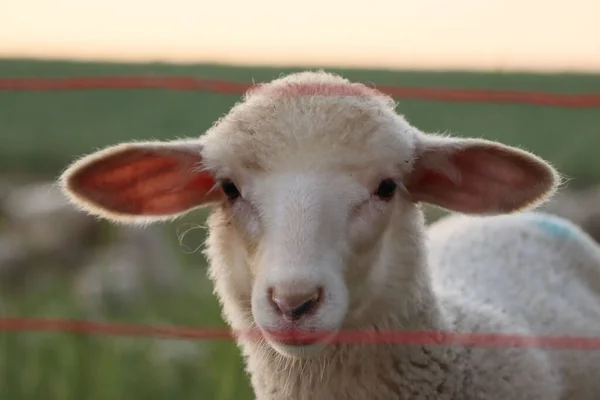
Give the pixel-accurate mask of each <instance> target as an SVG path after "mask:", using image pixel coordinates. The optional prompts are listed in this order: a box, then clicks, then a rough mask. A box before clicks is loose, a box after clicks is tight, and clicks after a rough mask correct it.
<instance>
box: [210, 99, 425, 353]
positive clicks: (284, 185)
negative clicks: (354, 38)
mask: <svg viewBox="0 0 600 400" xmlns="http://www.w3.org/2000/svg"><path fill="white" fill-rule="evenodd" d="M363 101H364V100H363ZM376 101H380V100H373V99H372V100H370V101H366V102H365V103H366V104H364V105H363V104H361V101H360V100H357V99H344V98H335V97H328V98H312V99H302V98H301V99H298V100H290V101H288V102H287V103H280V104H268V108H267V109H266V110H265V109H264V108H262V107H260V106H256V107H255V108H253V107H250V106H249V105H248V104H245V106H244V108H243V109H242V110H241V111H240V112H239V113H236V111H235V110H234V112H233V113H232V114H230V115H229V116H228V117H226V118H225V119H224V120H223V121H222V123H221V125H220V126H219V127H218V128H217V130H215V131H213V132H209V133H208V134H207V135H206V136H205V137H204V138H203V150H204V154H203V156H204V160H205V163H206V165H207V166H208V167H209V168H211V170H212V171H213V172H214V174H215V176H217V177H218V180H219V182H220V184H221V185H222V188H223V191H224V192H225V194H226V195H227V201H226V202H225V203H224V204H222V205H221V206H220V207H219V209H218V210H217V217H214V218H213V219H212V221H213V222H212V223H211V226H210V228H211V231H212V232H211V236H212V239H211V240H210V241H209V244H210V246H211V247H213V248H212V249H211V250H209V255H212V256H213V261H215V263H217V264H222V265H221V266H220V267H221V268H224V269H226V270H227V269H228V271H227V272H225V271H222V272H217V273H214V274H213V276H214V277H215V279H216V280H217V281H219V280H226V279H229V280H232V281H235V282H230V283H228V284H227V286H228V287H229V288H230V289H229V291H231V292H235V293H236V294H234V295H231V293H222V296H223V297H227V298H235V297H238V304H237V306H238V307H240V308H243V307H244V304H249V305H250V308H251V318H252V319H253V321H252V322H253V323H254V324H255V325H256V326H257V327H258V328H260V330H261V331H262V332H263V334H264V337H265V338H266V339H267V340H268V342H269V343H270V344H271V345H272V346H273V347H274V348H275V349H276V350H278V351H280V352H281V353H283V354H286V355H290V356H301V355H302V356H307V355H310V354H312V353H315V352H317V351H318V350H320V349H321V348H323V347H324V346H325V343H327V341H328V339H330V338H331V337H333V335H334V334H335V333H336V331H338V330H339V329H340V327H342V325H344V324H345V323H346V322H347V320H348V318H349V316H350V315H352V314H353V312H354V311H356V310H355V309H357V308H360V307H361V298H362V297H363V295H364V294H365V293H366V292H367V291H369V290H370V289H372V288H368V287H366V286H368V285H370V284H372V282H373V279H371V276H370V275H371V274H372V273H374V271H373V268H372V266H373V265H374V264H375V263H376V262H377V260H376V259H375V258H374V257H375V255H376V254H378V253H377V249H378V243H379V242H380V240H381V239H382V237H383V235H384V233H385V232H386V229H387V228H388V226H389V224H390V220H391V219H392V217H393V216H395V218H398V217H399V216H401V215H402V213H401V212H400V213H398V212H396V213H394V210H396V211H401V210H402V209H403V207H405V206H407V205H408V204H409V201H408V200H407V199H405V198H404V197H403V194H404V193H403V181H404V178H405V174H406V172H407V170H408V169H409V167H410V163H409V162H408V161H410V155H411V152H412V151H413V147H412V146H413V142H412V140H413V137H412V136H411V132H410V130H409V129H408V128H407V127H406V126H405V125H403V122H404V121H403V120H402V119H401V118H400V117H398V116H397V115H395V114H394V113H393V112H392V111H391V110H388V109H384V108H383V107H382V106H381V105H379V108H377V107H375V105H376V103H375V102H376ZM252 104H253V103H250V105H252ZM331 109H335V113H333V112H332V111H331ZM267 111H268V116H263V115H262V113H266V112H267ZM323 113H326V114H325V115H323ZM257 117H258V118H260V119H259V120H258V121H261V122H258V121H257ZM261 117H262V118H261ZM224 137H227V139H228V140H227V141H225V140H223V138H224ZM225 142H226V143H227V145H226V146H224V145H223V143H225ZM248 149H252V152H248ZM245 157H247V158H245ZM397 222H399V223H402V222H401V221H397ZM215 238H218V239H215ZM240 244H241V245H240ZM224 255H225V256H224ZM223 257H225V258H226V259H223ZM215 258H218V259H219V260H215ZM219 261H221V262H219ZM215 268H217V267H215ZM377 273H380V271H378V272H377ZM217 287H218V289H219V287H220V286H219V282H217ZM223 290H225V289H223ZM242 293H247V296H248V297H249V298H247V297H244V295H243V294H242ZM302 336H304V337H302Z"/></svg>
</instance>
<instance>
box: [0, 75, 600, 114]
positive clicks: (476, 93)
mask: <svg viewBox="0 0 600 400" xmlns="http://www.w3.org/2000/svg"><path fill="white" fill-rule="evenodd" d="M252 86H253V84H251V83H246V82H234V81H225V80H217V79H204V78H195V77H185V76H183V77H178V76H165V77H157V76H108V77H106V76H104V77H77V78H41V79H40V78H0V90H2V91H59V90H103V89H104V90H105V89H112V90H115V89H116V90H125V89H133V90H139V89H168V90H187V91H201V92H212V93H221V94H242V93H244V92H246V91H247V90H248V89H250V88H251V87H252ZM377 89H378V90H379V91H381V92H383V93H385V94H388V95H390V96H392V97H394V98H403V99H413V100H432V101H449V102H478V103H482V102H486V103H520V104H533V105H538V106H547V107H570V108H590V107H600V93H580V94H561V93H550V92H528V91H514V90H489V89H460V88H439V87H438V88H433V87H431V88H430V87H412V86H389V85H382V86H379V85H378V86H377Z"/></svg>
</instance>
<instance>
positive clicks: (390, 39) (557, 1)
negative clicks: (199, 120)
mask: <svg viewBox="0 0 600 400" xmlns="http://www.w3.org/2000/svg"><path fill="white" fill-rule="evenodd" d="M7 56H21V57H30V56H32V57H50V58H78V59H97V60H135V61H148V60H152V61H175V62H181V61H183V62H214V61H218V62H226V63H236V64H238V63H250V64H277V65H298V66H301V65H311V66H338V65H339V66H364V67H391V68H450V69H452V68H458V69H465V68H466V69H505V70H570V71H574V70H584V71H596V72H600V0H369V1H359V0H302V1H289V0H287V1H286V0H212V1H198V0H196V1H193V0H169V1H156V0H154V1H153V0H0V57H7Z"/></svg>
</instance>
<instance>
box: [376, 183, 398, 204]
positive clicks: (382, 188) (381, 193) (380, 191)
mask: <svg viewBox="0 0 600 400" xmlns="http://www.w3.org/2000/svg"><path fill="white" fill-rule="evenodd" d="M397 187H398V185H397V184H396V182H394V180H393V179H384V180H382V181H381V183H380V184H379V187H378V188H377V191H376V192H375V195H377V196H378V197H380V198H382V199H386V200H387V199H391V198H392V197H393V196H394V192H395V191H396V188H397Z"/></svg>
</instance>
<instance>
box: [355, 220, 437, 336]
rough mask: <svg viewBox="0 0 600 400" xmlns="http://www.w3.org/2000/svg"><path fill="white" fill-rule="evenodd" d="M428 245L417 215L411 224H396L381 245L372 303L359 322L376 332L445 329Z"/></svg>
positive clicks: (366, 308)
mask: <svg viewBox="0 0 600 400" xmlns="http://www.w3.org/2000/svg"><path fill="white" fill-rule="evenodd" d="M425 246H426V244H425V226H424V222H423V219H422V215H421V214H420V213H417V215H416V216H414V218H412V219H411V223H406V224H396V225H394V227H393V230H391V231H390V232H388V234H387V235H386V237H385V238H384V239H383V240H382V242H381V248H380V249H379V257H378V259H377V262H376V263H374V265H369V266H366V267H367V268H369V269H371V270H372V271H373V272H372V275H371V282H370V285H369V286H370V288H371V289H370V293H367V295H366V296H364V298H367V299H371V301H370V302H369V303H368V304H366V305H365V306H363V307H362V310H361V313H360V315H358V316H357V317H356V321H357V322H359V321H360V322H359V324H360V325H362V326H365V327H368V326H371V327H373V328H375V329H386V328H389V329H396V330H433V329H439V328H443V327H444V326H443V325H444V322H443V320H444V318H443V310H442V309H441V306H440V303H439V301H438V298H437V296H436V295H435V293H434V289H433V285H432V279H431V270H430V268H429V265H428V260H427V256H426V247H425Z"/></svg>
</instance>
